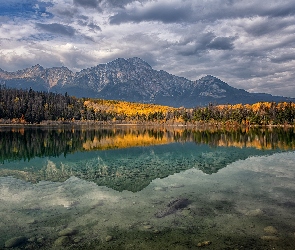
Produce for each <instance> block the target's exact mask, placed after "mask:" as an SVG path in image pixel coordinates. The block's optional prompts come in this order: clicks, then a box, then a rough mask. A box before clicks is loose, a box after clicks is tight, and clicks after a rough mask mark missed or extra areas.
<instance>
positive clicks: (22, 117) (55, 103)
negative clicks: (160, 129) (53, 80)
mask: <svg viewBox="0 0 295 250" xmlns="http://www.w3.org/2000/svg"><path fill="white" fill-rule="evenodd" d="M49 121H56V122H60V123H73V122H85V121H92V122H94V123H100V124H122V123H127V124H131V123H132V124H169V125H188V124H192V125H202V124H211V125H214V124H215V125H216V124H218V125H220V124H222V125H243V126H252V125H294V124H295V103H292V102H281V103H276V102H258V103H255V104H235V105H230V104H226V105H214V104H212V103H211V104H208V105H207V106H206V107H195V108H192V109H187V108H184V107H180V108H172V107H168V106H161V105H156V104H143V103H133V102H126V101H114V100H102V99H90V98H76V97H72V96H69V95H67V93H66V94H64V95H63V94H57V93H51V92H41V91H34V90H32V89H29V90H20V89H10V88H5V87H3V86H1V87H0V123H2V124H46V122H49Z"/></svg>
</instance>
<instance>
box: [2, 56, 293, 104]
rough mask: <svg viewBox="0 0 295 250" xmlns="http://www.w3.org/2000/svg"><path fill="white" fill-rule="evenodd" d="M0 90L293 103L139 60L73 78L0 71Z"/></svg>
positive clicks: (162, 100) (67, 73) (53, 71)
mask: <svg viewBox="0 0 295 250" xmlns="http://www.w3.org/2000/svg"><path fill="white" fill-rule="evenodd" d="M0 84H1V85H6V86H7V87H11V88H22V89H29V88H32V89H34V90H37V91H53V92H57V93H66V92H67V93H68V94H69V95H73V96H77V97H91V98H100V99H109V100H124V101H130V102H142V103H156V104H161V105H168V106H173V107H180V106H184V107H195V106H205V105H207V104H208V103H216V104H227V103H230V104H236V103H243V104H245V103H249V104H252V103H255V102H259V101H274V102H279V101H295V98H289V97H282V96H272V95H270V94H265V93H249V92H247V91H246V90H243V89H237V88H234V87H232V86H230V85H228V84H227V83H226V82H223V81H222V80H220V79H218V78H217V77H215V76H212V75H207V76H204V77H202V78H201V79H199V80H196V81H192V80H188V79H186V78H184V77H179V76H175V75H172V74H170V73H168V72H166V71H163V70H154V69H153V68H152V67H151V66H150V65H149V64H148V63H147V62H145V61H144V60H142V59H140V58H138V57H133V58H128V59H124V58H117V59H115V60H113V61H111V62H108V63H106V64H98V65H96V66H94V67H91V68H86V69H82V70H81V71H78V72H72V71H71V70H70V69H68V68H67V67H64V66H63V67H52V68H43V67H42V66H41V65H39V64H36V65H34V66H32V67H30V68H26V69H22V70H18V71H15V72H7V71H4V70H2V69H0Z"/></svg>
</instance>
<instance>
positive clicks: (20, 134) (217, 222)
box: [0, 128, 295, 249]
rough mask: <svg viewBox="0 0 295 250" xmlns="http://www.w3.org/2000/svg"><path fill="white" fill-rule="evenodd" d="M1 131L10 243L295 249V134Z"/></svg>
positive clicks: (5, 237)
mask: <svg viewBox="0 0 295 250" xmlns="http://www.w3.org/2000/svg"><path fill="white" fill-rule="evenodd" d="M0 134H1V139H3V138H5V140H4V139H3V140H2V141H1V139H0V141H1V144H0V145H1V151H2V163H1V165H0V194H1V196H0V200H1V202H0V217H1V220H0V249H2V248H4V247H5V246H6V247H13V248H15V249H198V248H199V247H200V248H205V249H295V220H294V219H295V218H294V214H295V213H294V212H295V182H294V177H295V163H294V162H295V153H294V147H293V145H294V139H293V136H294V135H293V134H294V133H293V131H292V130H291V131H290V130H286V131H282V130H272V131H262V130H253V131H240V130H235V131H219V130H217V131H216V130H213V131H212V130H211V131H195V130H186V131H184V130H182V129H178V130H177V131H176V130H172V131H171V129H170V130H165V129H164V130H163V129H153V130H151V129H145V130H143V129H142V128H141V129H137V128H132V129H127V128H126V129H103V130H102V129H98V128H97V129H85V128H84V129H83V130H82V129H79V128H75V130H73V129H59V130H57V129H50V128H48V129H46V130H44V129H40V128H36V129H24V130H20V129H13V130H12V129H10V128H7V129H2V130H0ZM143 135H144V136H143ZM98 138H99V139H98ZM136 138H137V139H136ZM8 140H10V141H8ZM137 140H140V141H137ZM49 141H50V143H49ZM20 142H21V143H20ZM122 142H123V143H122ZM42 145H43V146H42ZM44 145H45V146H44ZM89 145H92V147H89ZM140 145H141V146H140ZM42 147H43V148H42ZM3 152H4V153H3Z"/></svg>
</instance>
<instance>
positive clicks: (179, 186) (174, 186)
mask: <svg viewBox="0 0 295 250" xmlns="http://www.w3.org/2000/svg"><path fill="white" fill-rule="evenodd" d="M170 187H171V188H182V187H184V185H183V184H177V183H174V184H172V185H170Z"/></svg>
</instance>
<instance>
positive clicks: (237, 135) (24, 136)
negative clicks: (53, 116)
mask: <svg viewBox="0 0 295 250" xmlns="http://www.w3.org/2000/svg"><path fill="white" fill-rule="evenodd" d="M172 142H195V143H196V144H208V145H210V146H213V147H218V146H225V147H231V146H233V147H239V148H244V147H253V148H256V149H263V150H273V149H281V150H292V149H294V148H295V136H294V130H293V129H283V128H272V129H259V128H253V129H249V130H243V129H232V130H218V129H210V130H198V129H181V128H144V127H139V128H138V127H133V128H130V127H128V128H92V129H83V128H59V129H53V128H41V127H38V128H0V161H1V162H2V163H4V162H5V161H14V160H30V159H32V158H35V157H44V156H54V157H57V156H60V155H64V156H66V155H68V154H71V153H74V152H78V151H80V152H81V151H93V150H108V149H122V148H130V147H141V146H151V145H161V144H168V143H172Z"/></svg>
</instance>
